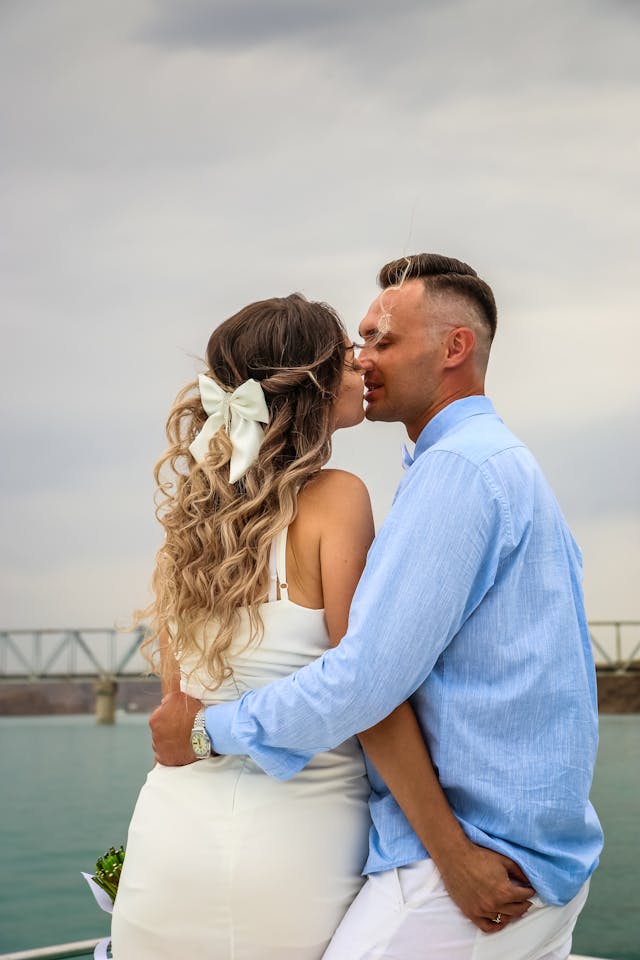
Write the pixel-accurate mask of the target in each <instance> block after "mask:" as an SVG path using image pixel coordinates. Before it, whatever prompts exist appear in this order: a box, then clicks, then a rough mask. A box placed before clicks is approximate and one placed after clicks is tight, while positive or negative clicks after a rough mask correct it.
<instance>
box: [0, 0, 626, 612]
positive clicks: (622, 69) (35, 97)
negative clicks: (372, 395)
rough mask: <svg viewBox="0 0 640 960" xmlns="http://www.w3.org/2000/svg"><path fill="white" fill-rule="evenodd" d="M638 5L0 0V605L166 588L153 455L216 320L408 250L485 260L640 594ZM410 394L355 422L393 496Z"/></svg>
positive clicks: (376, 477)
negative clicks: (153, 583) (390, 415)
mask: <svg viewBox="0 0 640 960" xmlns="http://www.w3.org/2000/svg"><path fill="white" fill-rule="evenodd" d="M639 36H640V5H638V4H637V3H634V2H631V0H627V2H625V0H563V2H562V3H558V2H557V0H535V2H529V0H510V2H507V0H448V2H444V0H395V2H394V3H393V4H390V3H388V2H387V0H385V2H382V0H366V2H365V0H354V2H349V0H340V2H338V0H304V2H303V0H276V2H269V0H224V2H223V0H211V2H207V0H109V2H107V0H94V2H91V3H87V2H86V0H3V3H2V4H1V5H0V72H1V74H2V82H1V83H0V105H1V110H2V119H1V128H2V133H1V147H0V151H1V152H0V155H1V158H2V162H1V167H0V190H1V195H2V196H1V202H2V220H3V230H2V240H1V248H0V250H1V254H0V255H1V262H0V269H1V274H2V317H1V323H2V331H3V332H2V341H1V343H2V349H1V355H2V359H1V364H2V375H1V378H0V391H1V393H2V403H3V417H2V423H1V429H2V434H3V436H2V451H3V454H4V456H3V466H2V470H1V471H0V491H1V496H2V525H3V526H2V529H3V535H2V544H3V550H2V569H1V571H0V573H1V581H2V585H1V593H0V628H2V627H44V626H108V625H111V624H112V623H114V622H115V621H122V620H124V619H126V617H127V616H128V615H129V614H130V611H131V609H132V608H133V607H135V606H136V605H139V604H142V603H145V602H146V601H147V598H148V582H149V577H150V572H151V567H152V563H153V556H154V553H155V550H156V548H157V545H158V542H159V528H158V527H157V524H156V522H155V520H154V518H153V512H152V503H151V498H152V492H153V484H152V478H151V470H152V467H153V464H154V462H155V460H156V459H157V457H158V455H159V454H160V452H161V450H162V447H163V426H164V419H165V416H166V412H167V410H168V407H169V405H170V403H171V400H172V398H173V396H174V394H175V393H176V392H177V390H178V389H179V388H180V387H181V386H182V385H183V383H184V382H185V381H186V380H187V379H190V378H191V377H192V376H193V374H194V373H195V372H196V370H197V369H199V368H198V363H197V358H198V357H200V356H201V355H202V353H203V351H204V348H205V345H206V342H207V339H208V337H209V334H210V332H211V329H212V328H213V327H214V326H215V325H216V324H217V323H218V322H219V321H220V320H222V319H224V318H225V317H226V316H228V315H230V314H231V313H233V312H235V310H237V309H238V308H239V307H240V306H241V305H243V304H245V303H246V302H249V301H251V300H255V299H259V298H262V297H266V296H271V295H279V294H286V293H289V292H291V291H293V290H301V291H302V292H304V293H306V294H307V295H308V296H310V297H314V298H321V299H326V300H328V301H329V302H331V303H332V304H334V305H335V306H336V307H337V308H338V309H339V310H340V312H341V313H342V315H343V316H344V318H345V320H346V321H347V323H348V325H349V327H350V329H351V330H353V331H355V329H356V328H357V324H358V321H359V319H360V318H361V316H362V315H363V313H364V312H365V310H366V308H367V306H368V304H369V302H370V300H371V299H372V298H373V296H374V295H375V275H376V272H377V269H378V267H379V266H380V265H381V264H382V263H384V262H385V261H387V260H389V259H392V258H394V257H396V256H399V255H401V254H403V253H407V252H416V251H419V250H433V251H438V252H442V253H447V254H450V255H453V256H456V257H459V258H461V259H463V260H467V261H468V262H469V263H471V264H472V265H473V266H475V267H476V269H477V270H478V272H479V273H480V275H481V276H483V277H484V278H485V279H487V280H488V281H489V283H491V285H492V286H493V289H494V291H495V294H496V298H497V300H498V305H499V310H500V319H499V332H498V338H497V341H496V344H495V349H494V356H493V359H492V363H491V368H490V376H489V382H488V392H489V394H490V396H491V397H492V399H493V400H494V402H495V404H496V406H497V408H498V410H499V412H500V414H501V415H502V416H503V417H504V419H505V420H506V421H507V422H508V424H509V425H510V426H511V427H512V429H514V430H515V431H516V432H517V433H519V434H520V435H521V436H522V438H523V439H525V440H526V441H527V442H528V443H529V444H530V446H531V447H532V449H533V451H534V453H535V454H536V456H537V457H538V459H539V460H540V462H541V463H542V465H543V467H544V469H545V471H546V473H547V475H548V477H549V479H550V480H551V482H552V484H553V486H554V488H555V489H556V491H557V493H558V496H559V499H560V502H561V504H562V506H563V508H564V511H565V513H566V515H567V517H568V519H569V521H570V523H571V526H572V528H573V530H574V533H575V535H576V538H577V539H578V541H579V542H580V544H581V546H582V548H583V551H584V559H585V590H586V597H587V608H588V613H589V616H590V617H591V618H592V619H593V618H635V619H640V601H639V600H638V596H639V592H640V591H639V586H638V585H639V584H640V556H639V554H640V551H639V549H638V546H639V544H640V494H639V490H640V453H639V443H638V438H639V429H638V427H639V421H640V417H639V413H640V377H639V375H638V366H639V355H640V332H639V329H640V328H639V324H638V304H639V303H640V279H639V277H640V271H639V266H638V264H639V260H640V245H639V242H638V237H639V235H640V222H639V221H640V217H639V206H638V201H639V190H638V180H639V173H638V171H640V88H639V79H640V45H639V42H638V38H639ZM403 439H404V437H403V431H402V428H401V427H400V426H398V425H377V424H374V425H370V424H365V425H363V426H362V427H359V428H357V429H356V431H354V432H345V433H343V434H342V435H340V434H339V435H337V437H336V443H335V456H334V462H335V463H336V464H337V465H340V466H343V467H345V468H347V469H351V470H354V471H355V472H358V473H360V474H361V475H362V476H363V478H364V479H365V480H366V481H367V482H368V484H369V486H370V489H371V492H372V496H373V500H374V506H375V511H376V516H377V519H378V521H381V520H382V518H383V516H384V514H385V512H386V510H387V509H388V507H389V505H390V502H391V498H392V496H393V491H394V489H395V486H396V483H397V482H398V479H399V476H400V465H399V464H400V461H399V448H400V444H401V442H402V441H403Z"/></svg>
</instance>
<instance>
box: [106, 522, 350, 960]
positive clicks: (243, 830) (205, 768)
mask: <svg viewBox="0 0 640 960" xmlns="http://www.w3.org/2000/svg"><path fill="white" fill-rule="evenodd" d="M272 557H273V560H272V587H271V592H270V596H271V597H275V582H276V578H277V579H278V580H279V582H280V596H281V599H280V600H275V599H273V600H271V601H270V602H269V603H266V604H263V605H262V607H261V615H262V620H263V623H264V636H263V638H262V641H261V642H260V643H259V644H257V645H256V644H254V645H252V646H251V647H249V648H247V649H244V650H243V647H244V646H245V644H246V641H247V637H248V616H246V615H245V611H242V612H241V617H242V621H241V630H240V631H239V633H238V636H237V640H236V644H234V646H236V645H237V649H238V653H237V654H236V655H235V656H233V657H232V660H233V678H232V679H230V680H229V681H227V682H225V684H224V685H223V686H222V687H219V688H218V689H217V690H215V691H214V692H213V693H212V692H211V691H210V690H207V689H206V687H205V684H204V683H203V679H204V678H203V677H202V676H200V677H198V676H197V675H193V674H192V675H189V669H188V664H186V663H183V664H182V682H181V688H182V690H183V691H184V692H186V693H188V694H190V695H191V696H192V697H196V698H197V699H199V700H202V701H203V703H205V704H207V705H208V704H210V703H217V702H221V701H224V700H235V699H236V698H237V697H238V696H241V695H242V693H244V691H245V690H249V689H253V688H256V687H260V686H263V685H264V684H267V683H269V682H270V681H272V680H275V679H278V678H279V677H283V676H286V675H287V674H289V673H291V672H292V671H294V670H296V669H298V668H299V667H302V666H304V665H305V664H306V663H309V662H310V661H311V660H313V659H315V658H316V657H318V656H320V655H321V654H322V653H323V652H324V650H326V648H327V646H328V643H329V638H328V634H327V629H326V625H325V621H324V614H323V611H322V610H311V609H308V608H306V607H301V606H298V605H297V604H295V603H293V602H292V601H290V600H289V597H288V591H287V586H286V568H285V558H286V531H285V532H284V534H283V535H281V536H280V537H279V538H277V541H276V543H275V544H274V549H273V550H272ZM274 568H275V569H274ZM368 796H369V784H368V781H367V779H366V775H365V769H364V761H363V757H362V753H361V750H360V747H359V744H358V742H357V741H356V740H355V738H354V739H352V740H349V741H347V742H346V743H344V744H342V746H340V747H338V748H337V749H336V750H332V751H330V752H328V753H323V754H318V755H317V756H316V757H314V758H313V759H312V760H311V761H310V763H309V764H308V765H307V766H306V767H305V768H304V770H302V771H301V772H300V773H299V774H298V775H297V776H295V777H294V778H293V779H291V780H288V781H285V782H281V781H277V780H273V779H271V778H270V777H268V776H267V775H266V774H265V773H263V771H262V770H261V769H260V768H259V767H258V766H257V765H256V764H255V763H254V762H253V761H252V760H251V759H249V758H248V757H236V756H228V757H212V758H210V759H208V760H200V761H197V762H196V763H192V764H189V765H188V766H185V767H164V766H161V765H159V764H158V765H156V766H155V767H154V768H153V770H151V771H150V773H149V775H148V777H147V780H146V783H145V785H144V786H143V788H142V790H141V792H140V795H139V797H138V802H137V804H136V808H135V811H134V814H133V818H132V820H131V824H130V827H129V836H128V841H127V846H126V857H125V864H124V868H123V872H122V878H121V880H120V887H119V891H118V896H117V898H116V904H115V908H114V914H113V923H112V943H113V956H114V960H205V958H206V960H320V958H321V957H322V954H323V953H324V950H325V948H326V946H327V943H328V942H329V940H330V938H331V935H332V933H333V931H334V930H335V928H336V926H337V925H338V923H339V922H340V920H341V918H342V916H343V914H344V913H345V911H346V909H347V907H348V906H349V904H350V903H351V901H352V900H353V898H354V897H355V895H356V893H357V892H358V890H359V889H360V886H361V885H362V877H361V876H360V871H361V870H362V867H363V865H364V862H365V859H366V856H367V846H368V830H369V814H368V807H367V799H368Z"/></svg>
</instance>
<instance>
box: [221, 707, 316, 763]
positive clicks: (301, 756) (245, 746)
mask: <svg viewBox="0 0 640 960" xmlns="http://www.w3.org/2000/svg"><path fill="white" fill-rule="evenodd" d="M244 696H245V697H246V696H248V694H246V693H245V695H244ZM241 703H242V701H241V700H234V701H232V702H231V703H217V704H214V705H213V706H211V707H207V708H206V710H205V712H204V725H205V729H206V731H207V733H208V734H209V739H210V740H211V748H212V750H213V751H214V753H217V754H220V755H221V756H227V755H236V756H237V755H239V756H248V757H251V759H252V760H253V761H254V762H255V763H257V764H258V766H259V767H260V768H261V769H262V770H264V772H265V773H267V774H268V775H269V776H270V777H274V778H275V779H276V780H289V779H290V778H291V777H294V776H295V775H296V773H299V772H300V771H301V770H302V768H303V767H304V766H305V765H306V764H307V763H308V762H309V760H310V759H311V757H312V754H310V753H300V752H298V751H296V750H287V749H285V748H282V747H267V746H265V745H264V744H262V743H260V741H259V739H258V738H257V737H255V736H253V737H251V736H248V735H247V734H246V733H245V735H244V736H237V735H236V734H234V732H233V730H234V728H235V729H236V730H238V729H242V727H241V724H240V723H239V722H238V713H239V710H240V705H241Z"/></svg>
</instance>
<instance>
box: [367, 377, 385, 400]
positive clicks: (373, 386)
mask: <svg viewBox="0 0 640 960" xmlns="http://www.w3.org/2000/svg"><path fill="white" fill-rule="evenodd" d="M381 386H382V384H381V383H371V382H367V381H366V380H365V383H364V398H365V400H366V401H367V402H370V401H371V399H372V397H373V396H374V395H375V392H376V390H379V389H380V387H381Z"/></svg>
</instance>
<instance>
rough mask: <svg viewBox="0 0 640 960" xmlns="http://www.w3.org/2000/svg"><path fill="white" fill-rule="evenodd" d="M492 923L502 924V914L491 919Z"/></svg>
mask: <svg viewBox="0 0 640 960" xmlns="http://www.w3.org/2000/svg"><path fill="white" fill-rule="evenodd" d="M491 923H502V914H501V913H496V915H495V917H491Z"/></svg>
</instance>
